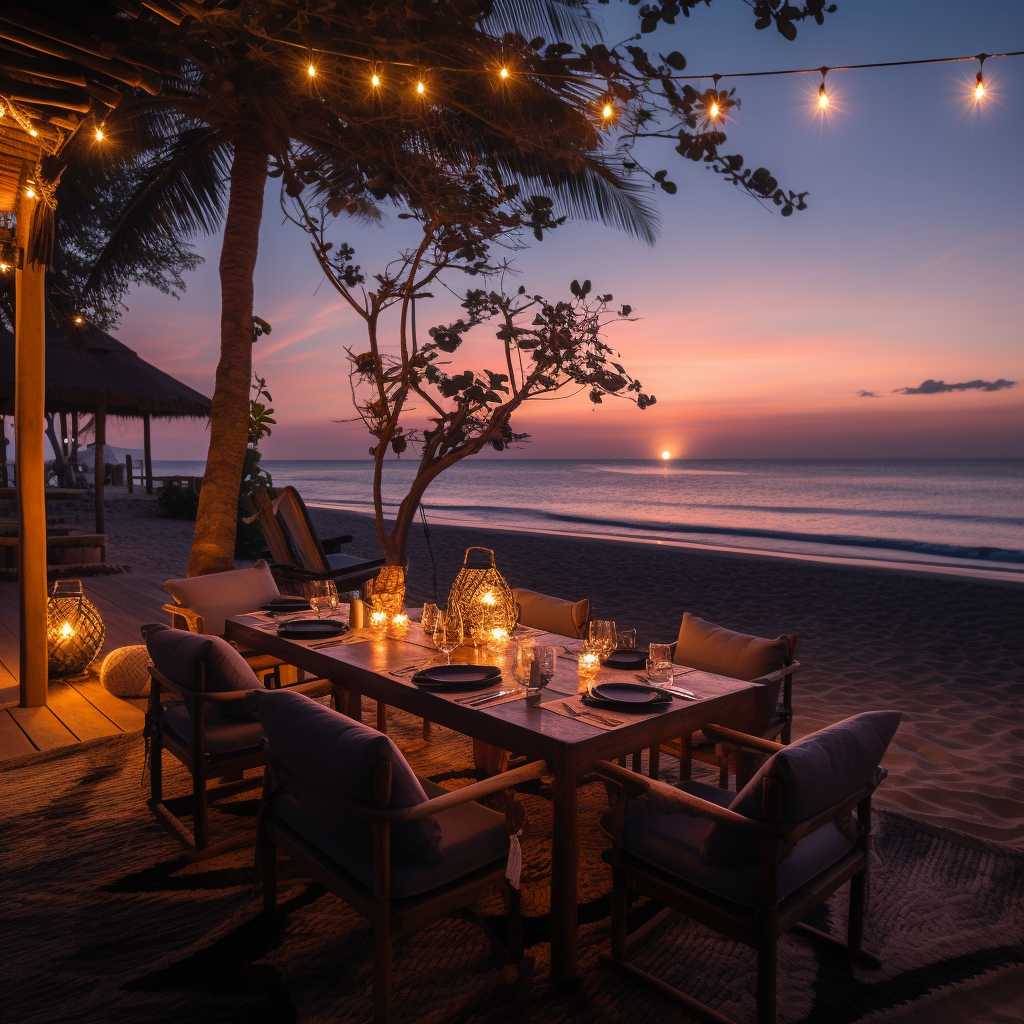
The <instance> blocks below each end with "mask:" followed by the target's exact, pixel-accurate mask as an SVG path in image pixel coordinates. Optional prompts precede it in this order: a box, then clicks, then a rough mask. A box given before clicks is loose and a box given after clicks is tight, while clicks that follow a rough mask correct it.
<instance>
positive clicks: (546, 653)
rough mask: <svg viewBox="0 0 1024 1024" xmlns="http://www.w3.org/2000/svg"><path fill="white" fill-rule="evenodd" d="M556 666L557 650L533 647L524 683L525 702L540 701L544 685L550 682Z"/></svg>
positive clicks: (537, 702) (534, 703) (535, 703)
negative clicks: (527, 676) (531, 660)
mask: <svg viewBox="0 0 1024 1024" xmlns="http://www.w3.org/2000/svg"><path fill="white" fill-rule="evenodd" d="M557 666H558V652H557V650H556V649H555V648H554V647H540V646H536V647H534V649H533V665H532V666H531V667H530V675H529V679H528V681H527V683H526V703H527V704H531V705H537V704H539V703H540V697H541V693H542V692H543V690H544V687H545V686H547V685H548V683H550V682H551V680H552V679H553V678H554V675H555V668H556V667H557Z"/></svg>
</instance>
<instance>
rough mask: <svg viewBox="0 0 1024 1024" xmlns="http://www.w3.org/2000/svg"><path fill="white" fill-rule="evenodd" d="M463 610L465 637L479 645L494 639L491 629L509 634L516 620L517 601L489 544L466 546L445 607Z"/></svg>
mask: <svg viewBox="0 0 1024 1024" xmlns="http://www.w3.org/2000/svg"><path fill="white" fill-rule="evenodd" d="M452 605H455V606H457V607H458V609H459V611H460V612H461V613H462V628H463V630H464V633H465V636H466V640H467V641H472V642H473V643H474V644H476V645H477V646H480V647H486V646H488V644H489V643H493V642H494V639H493V638H494V637H495V635H496V634H495V633H494V630H504V631H505V636H506V637H507V636H508V635H509V634H511V632H512V630H513V628H514V627H515V624H516V602H515V599H514V598H513V596H512V591H511V590H510V589H509V585H508V584H507V583H506V582H505V580H504V579H503V578H502V575H501V573H500V572H498V570H497V569H496V568H495V565H494V552H493V551H492V550H491V549H490V548H467V549H466V557H465V558H464V559H463V561H462V568H461V569H460V570H459V574H458V576H456V577H455V582H454V583H453V584H452V589H451V590H450V591H449V593H448V607H449V608H451V607H452Z"/></svg>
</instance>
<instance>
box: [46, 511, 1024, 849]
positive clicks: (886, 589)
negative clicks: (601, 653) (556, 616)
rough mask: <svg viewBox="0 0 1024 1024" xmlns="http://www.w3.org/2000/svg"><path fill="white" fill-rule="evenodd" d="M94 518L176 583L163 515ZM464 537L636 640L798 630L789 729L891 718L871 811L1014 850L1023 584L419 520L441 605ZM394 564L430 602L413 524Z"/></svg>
mask: <svg viewBox="0 0 1024 1024" xmlns="http://www.w3.org/2000/svg"><path fill="white" fill-rule="evenodd" d="M69 506H73V507H69ZM53 514H54V515H59V516H60V517H62V518H64V520H65V521H66V522H67V523H68V524H73V525H81V526H83V527H89V523H90V520H91V507H90V506H87V505H86V503H84V502H82V503H80V504H79V503H71V502H65V503H63V507H61V508H59V509H54V510H53ZM106 514H107V532H108V535H109V536H110V547H109V553H108V560H109V561H111V562H118V563H124V564H127V565H130V566H131V568H132V571H135V572H140V573H141V572H145V573H155V574H163V575H165V576H166V577H168V578H170V577H173V576H183V575H184V574H185V570H186V566H187V561H188V551H189V545H190V542H191V535H192V524H191V523H188V522H182V521H176V520H170V519H166V518H163V517H162V515H161V514H160V510H159V508H158V506H157V505H156V503H155V502H154V501H152V500H140V499H139V498H127V497H113V498H111V499H110V500H109V501H108V502H107V511H106ZM311 514H312V516H313V519H314V521H315V523H316V525H317V529H318V530H319V531H320V534H321V536H323V537H330V536H335V535H337V534H341V533H351V534H352V535H353V537H354V541H353V543H352V545H351V550H352V552H353V553H359V554H365V555H367V556H371V555H373V554H374V552H375V550H376V536H375V531H374V525H373V521H372V520H371V519H370V518H368V517H366V516H360V515H356V514H352V513H345V512H337V511H334V510H328V509H318V508H314V509H311ZM79 520H81V522H80V523H79ZM89 528H90V529H91V527H89ZM471 544H479V545H484V546H486V547H491V548H493V549H494V551H495V556H496V559H497V564H498V567H499V568H500V570H501V572H502V573H503V575H504V576H505V577H506V579H507V580H508V581H509V583H510V584H511V585H512V586H522V587H528V588H531V589H535V590H539V591H543V592H545V593H549V594H554V595H557V596H559V597H565V598H574V599H578V598H581V597H589V598H590V599H591V601H592V603H593V607H594V609H595V612H597V613H600V616H601V617H607V618H613V619H615V620H616V622H617V623H619V625H620V626H635V627H636V628H637V629H638V631H639V634H640V639H641V640H642V641H643V642H647V641H651V640H657V641H670V640H674V639H675V637H676V633H677V631H678V628H679V622H680V620H681V618H682V615H683V612H684V611H690V612H692V613H693V614H695V615H699V616H701V617H702V618H706V619H709V620H711V621H713V622H717V623H720V624H721V625H724V626H728V627H730V628H732V629H737V630H741V631H743V632H748V633H754V634H758V635H761V636H772V637H773V636H776V635H777V634H779V633H782V632H786V633H790V632H793V633H797V634H798V635H799V637H800V640H799V645H798V649H797V656H798V658H799V660H800V662H801V665H802V668H801V670H800V672H799V674H798V676H797V678H796V683H795V687H794V707H795V714H796V721H795V734H796V735H798V736H799V735H804V734H806V733H808V732H812V731H813V730H815V729H817V728H820V727H821V726H823V725H825V724H827V723H829V722H834V721H837V720H839V719H841V718H844V717H847V716H849V715H852V714H855V713H857V712H859V711H864V710H869V709H878V708H896V709H899V710H901V711H902V712H903V716H904V717H903V724H902V725H901V727H900V730H899V732H898V734H897V737H896V740H895V741H894V743H893V744H892V746H891V747H890V750H889V753H888V755H887V757H886V760H885V762H884V763H885V765H886V766H887V767H888V768H889V771H890V775H889V779H888V781H887V782H886V784H885V785H884V786H883V787H882V789H881V791H880V792H879V797H878V799H879V800H880V803H881V804H882V806H884V807H887V808H889V809H892V810H897V811H902V812H903V813H906V814H907V815H910V816H911V817H913V818H915V819H916V820H918V821H921V822H925V823H927V824H929V825H932V826H934V827H937V828H941V829H949V830H952V831H955V832H960V833H964V834H966V835H969V836H971V837H974V838H975V839H976V840H979V841H981V842H995V843H999V844H1007V845H1009V846H1011V847H1013V848H1015V849H1017V850H1021V851H1024V587H1016V586H998V585H993V584H988V583H981V582H977V581H971V580H959V579H956V578H951V577H936V576H924V575H919V576H913V575H904V574H901V573H898V572H892V571H886V570H879V569H853V568H841V567H836V566H831V565H824V564H820V563H814V562H809V561H808V562H794V561H785V560H780V559H772V558H755V557H751V558H744V557H736V556H730V555H725V554H715V553H706V552H702V551H694V550H686V549H680V548H671V547H660V546H656V545H643V544H634V543H622V542H615V541H599V540H589V539H586V540H585V539H579V538H574V537H571V536H566V535H559V536H552V535H543V534H517V533H512V532H504V531H498V530H492V531H483V530H475V529H474V530H470V529H462V528H455V527H434V528H432V530H431V546H432V549H433V555H434V562H435V564H436V567H437V574H436V575H437V579H436V586H437V593H438V594H439V595H441V597H442V599H443V598H444V596H445V595H446V593H447V589H448V587H449V586H450V584H451V581H452V579H453V578H454V576H455V574H456V572H457V571H458V568H459V566H460V564H461V561H462V555H463V552H464V551H465V548H466V547H467V546H469V545H471ZM409 560H410V572H409V580H408V588H409V590H408V592H409V604H416V603H420V602H422V601H423V600H429V599H431V598H432V597H433V595H434V592H435V587H434V574H433V571H432V567H431V558H430V554H429V552H428V550H427V545H426V543H425V541H424V535H423V531H422V528H421V527H419V526H417V527H415V528H414V529H413V531H412V536H411V538H410V545H409Z"/></svg>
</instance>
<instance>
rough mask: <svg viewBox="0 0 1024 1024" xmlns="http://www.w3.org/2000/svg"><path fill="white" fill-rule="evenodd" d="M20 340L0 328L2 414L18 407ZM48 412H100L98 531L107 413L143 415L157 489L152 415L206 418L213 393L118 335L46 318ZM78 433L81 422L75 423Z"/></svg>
mask: <svg viewBox="0 0 1024 1024" xmlns="http://www.w3.org/2000/svg"><path fill="white" fill-rule="evenodd" d="M14 395H15V344H14V335H12V334H11V333H10V332H9V331H5V330H3V329H0V415H4V416H6V415H11V414H13V412H14ZM45 408H46V411H47V412H52V413H62V414H65V415H67V414H70V415H71V416H72V417H74V419H76V420H77V417H78V415H79V414H80V413H89V414H92V415H93V416H94V417H95V438H96V445H97V450H98V451H99V452H100V454H99V455H98V456H97V466H96V532H97V533H104V532H105V531H104V517H103V480H104V471H103V464H102V463H103V456H102V448H103V446H104V445H105V443H106V418H107V417H108V416H119V417H122V418H125V419H141V420H142V425H143V439H144V441H143V446H144V452H145V475H146V488H147V490H148V491H149V492H150V493H152V489H153V463H152V456H151V444H150V421H151V420H152V419H154V418H157V419H160V418H165V419H177V418H205V417H208V416H209V415H210V399H208V398H207V397H206V396H205V395H201V394H200V393H199V392H198V391H195V390H193V389H192V388H190V387H189V386H188V385H187V384H183V383H182V382H181V381H180V380H177V379H176V378H174V377H172V376H171V375H170V374H168V373H164V371H163V370H160V369H158V368H157V367H155V366H154V365H153V364H152V363H147V362H146V360H145V359H142V358H140V357H139V355H138V354H137V353H136V352H134V351H133V350H132V349H130V348H129V347H128V346H127V345H125V344H122V343H121V342H120V341H118V340H117V339H116V338H114V337H112V336H111V335H109V334H107V333H106V332H105V331H101V330H100V329H99V328H98V327H93V326H92V325H90V324H82V325H81V326H76V327H69V328H68V329H67V330H64V329H62V328H61V327H58V326H57V324H55V323H54V322H53V321H52V320H48V321H47V324H46V396H45ZM71 434H72V435H76V436H77V427H74V426H73V427H72V428H71Z"/></svg>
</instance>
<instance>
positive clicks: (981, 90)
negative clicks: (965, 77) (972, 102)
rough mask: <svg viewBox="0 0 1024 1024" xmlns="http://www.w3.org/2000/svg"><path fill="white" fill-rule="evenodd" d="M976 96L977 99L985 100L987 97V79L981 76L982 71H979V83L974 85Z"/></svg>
mask: <svg viewBox="0 0 1024 1024" xmlns="http://www.w3.org/2000/svg"><path fill="white" fill-rule="evenodd" d="M974 98H975V99H976V100H983V99H984V98H985V80H984V79H983V78H982V77H981V72H980V71H979V72H978V79H977V84H976V85H975V86H974Z"/></svg>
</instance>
